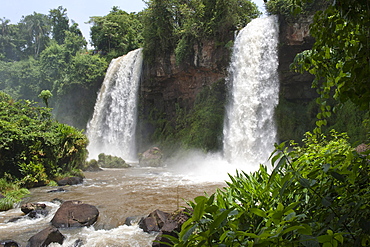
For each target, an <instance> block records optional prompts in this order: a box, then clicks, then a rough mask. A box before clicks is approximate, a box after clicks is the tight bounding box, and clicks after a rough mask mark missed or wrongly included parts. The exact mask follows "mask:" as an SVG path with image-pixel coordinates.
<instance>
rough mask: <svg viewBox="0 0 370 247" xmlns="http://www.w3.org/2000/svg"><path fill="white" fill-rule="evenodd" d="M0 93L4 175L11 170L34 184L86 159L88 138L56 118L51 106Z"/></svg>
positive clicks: (0, 165)
mask: <svg viewBox="0 0 370 247" xmlns="http://www.w3.org/2000/svg"><path fill="white" fill-rule="evenodd" d="M0 95H1V97H0V143H1V144H0V157H1V160H0V168H1V169H0V177H3V176H4V175H5V174H8V175H9V176H11V177H12V179H13V180H19V181H20V183H21V184H22V185H24V186H26V187H33V186H37V185H44V184H46V183H48V181H49V180H51V179H53V178H54V177H55V174H57V173H67V172H73V171H74V170H76V169H78V168H79V167H80V166H81V165H82V164H83V163H84V161H85V159H86V157H87V151H86V146H87V138H86V136H85V135H84V134H83V133H82V132H80V131H77V130H76V129H74V128H73V127H71V126H67V125H65V124H60V123H58V122H56V121H55V120H53V119H52V118H51V114H50V109H48V108H42V107H37V106H36V105H35V103H34V102H31V101H14V100H13V99H12V98H11V97H10V96H8V95H6V94H4V93H2V92H0Z"/></svg>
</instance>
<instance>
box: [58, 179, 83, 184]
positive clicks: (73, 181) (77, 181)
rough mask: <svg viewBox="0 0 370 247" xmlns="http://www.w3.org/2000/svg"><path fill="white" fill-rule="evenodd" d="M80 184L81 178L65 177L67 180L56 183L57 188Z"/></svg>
mask: <svg viewBox="0 0 370 247" xmlns="http://www.w3.org/2000/svg"><path fill="white" fill-rule="evenodd" d="M82 183H83V178H81V177H67V178H63V179H61V180H59V181H57V184H58V185H59V186H66V185H76V184H82Z"/></svg>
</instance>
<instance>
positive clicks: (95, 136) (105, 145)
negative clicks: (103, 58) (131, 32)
mask: <svg viewBox="0 0 370 247" xmlns="http://www.w3.org/2000/svg"><path fill="white" fill-rule="evenodd" d="M141 67H142V52H141V49H137V50H134V51H131V52H129V53H128V54H127V55H125V56H122V57H118V58H116V59H113V60H112V61H111V63H110V65H109V68H108V70H107V73H106V76H105V78H104V82H103V84H102V86H101V89H100V91H99V94H98V97H97V100H96V103H95V107H94V114H93V117H92V119H91V121H90V122H89V124H88V127H87V136H88V138H89V141H90V143H89V145H88V147H87V149H88V151H89V154H90V158H95V159H96V158H97V156H98V155H99V154H100V153H105V154H109V155H114V156H119V157H121V158H123V159H124V160H126V161H135V160H136V159H137V154H136V143H135V131H136V118H137V101H138V90H139V82H140V75H141Z"/></svg>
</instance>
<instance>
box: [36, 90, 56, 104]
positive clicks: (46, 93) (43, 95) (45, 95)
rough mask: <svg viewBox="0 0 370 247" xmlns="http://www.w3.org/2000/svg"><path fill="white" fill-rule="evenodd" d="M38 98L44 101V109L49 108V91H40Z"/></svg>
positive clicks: (50, 94) (50, 95)
mask: <svg viewBox="0 0 370 247" xmlns="http://www.w3.org/2000/svg"><path fill="white" fill-rule="evenodd" d="M38 97H39V98H41V99H42V100H43V101H44V103H45V105H46V107H49V103H48V100H49V98H51V97H53V94H52V93H51V92H50V91H49V90H42V91H41V93H40V94H39V96H38Z"/></svg>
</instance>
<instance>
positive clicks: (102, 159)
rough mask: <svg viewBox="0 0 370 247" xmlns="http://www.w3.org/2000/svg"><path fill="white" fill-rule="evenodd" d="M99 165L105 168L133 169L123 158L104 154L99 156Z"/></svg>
mask: <svg viewBox="0 0 370 247" xmlns="http://www.w3.org/2000/svg"><path fill="white" fill-rule="evenodd" d="M98 158H99V159H98V165H99V166H100V167H103V168H129V167H131V166H130V165H129V164H127V163H126V161H124V160H123V159H122V158H120V157H117V156H112V155H107V154H104V153H101V154H99V156H98Z"/></svg>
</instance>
